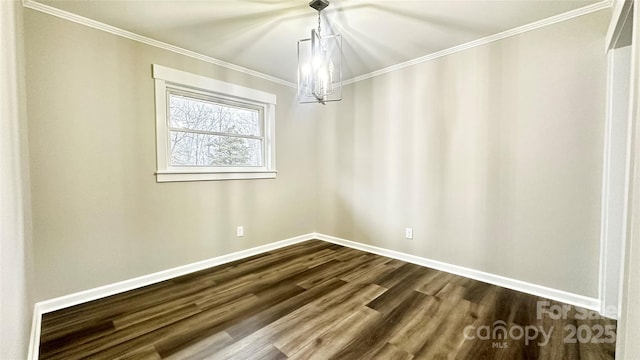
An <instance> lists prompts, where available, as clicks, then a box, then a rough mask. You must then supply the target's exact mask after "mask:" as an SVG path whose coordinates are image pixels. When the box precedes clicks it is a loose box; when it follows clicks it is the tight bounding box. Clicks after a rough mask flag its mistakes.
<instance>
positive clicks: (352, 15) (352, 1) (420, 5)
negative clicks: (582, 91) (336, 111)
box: [38, 0, 597, 82]
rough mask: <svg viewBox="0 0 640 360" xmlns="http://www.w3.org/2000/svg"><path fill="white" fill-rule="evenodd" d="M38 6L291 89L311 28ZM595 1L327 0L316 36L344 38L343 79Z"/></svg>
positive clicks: (219, 15) (137, 4) (289, 19)
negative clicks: (220, 62) (247, 71)
mask: <svg viewBox="0 0 640 360" xmlns="http://www.w3.org/2000/svg"><path fill="white" fill-rule="evenodd" d="M38 2H39V3H42V4H45V5H48V6H52V7H55V8H58V9H61V10H65V11H68V12H71V13H74V14H77V15H80V16H83V17H86V18H89V19H92V20H96V21H99V22H102V23H105V24H108V25H111V26H115V27H118V28H121V29H124V30H127V31H130V32H134V33H136V34H139V35H143V36H146V37H149V38H152V39H155V40H159V41H162V42H165V43H169V44H172V45H175V46H179V47H182V48H184V49H187V50H191V51H195V52H197V53H200V54H203V55H207V56H210V57H213V58H217V59H220V60H223V61H225V62H229V63H233V64H236V65H240V66H243V67H246V68H249V69H252V70H255V71H259V72H262V73H265V74H268V75H271V76H274V77H277V78H280V79H284V80H287V81H290V82H295V81H296V71H297V64H296V62H297V48H296V44H297V41H298V40H299V39H302V38H308V37H309V32H310V30H311V29H312V28H314V27H316V26H317V12H316V11H315V10H313V9H311V8H310V7H309V6H308V5H307V4H308V1H307V0H198V1H192V0H181V1H175V0H154V1H149V0H147V1H144V0H127V1H113V0H110V1H92V0H73V1H66V0H48V1H47V0H39V1H38ZM596 2H597V0H553V1H544V0H497V1H487V0H466V1H461V0H437V1H436V0H423V1H416V0H414V1H402V0H376V1H366V0H331V5H330V6H329V7H328V8H327V9H325V10H324V11H323V12H322V16H323V20H322V21H323V29H324V31H323V33H327V29H329V32H333V33H338V34H342V36H343V70H344V78H345V79H350V78H353V77H356V76H361V75H363V74H367V73H370V72H373V71H376V70H380V69H382V68H385V67H389V66H392V65H395V64H398V63H402V62H405V61H409V60H412V59H415V58H419V57H422V56H425V55H428V54H432V53H434V52H437V51H441V50H444V49H448V48H451V47H453V46H456V45H460V44H463V43H466V42H469V41H473V40H477V39H480V38H483V37H486V36H490V35H493V34H497V33H500V32H503V31H506V30H509V29H513V28H515V27H518V26H522V25H525V24H529V23H532V22H535V21H538V20H542V19H545V18H548V17H551V16H554V15H558V14H562V13H565V12H567V11H571V10H574V9H578V8H581V7H584V6H588V5H590V4H593V3H596Z"/></svg>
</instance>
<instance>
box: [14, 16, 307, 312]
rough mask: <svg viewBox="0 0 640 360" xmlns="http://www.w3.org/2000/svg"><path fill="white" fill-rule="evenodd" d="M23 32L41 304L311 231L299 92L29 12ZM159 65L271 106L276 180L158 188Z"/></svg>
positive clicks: (303, 118)
mask: <svg viewBox="0 0 640 360" xmlns="http://www.w3.org/2000/svg"><path fill="white" fill-rule="evenodd" d="M25 31H26V39H25V41H26V56H27V62H26V70H27V82H28V89H27V91H28V93H27V105H28V112H29V120H28V121H29V131H30V132H29V142H30V151H31V159H30V160H31V162H30V165H31V172H32V178H33V182H32V193H33V194H32V195H33V231H34V247H35V250H34V255H35V274H36V289H37V293H36V299H37V300H43V299H48V298H52V297H56V296H60V295H65V294H69V293H72V292H76V291H80V290H84V289H89V288H93V287H97V286H100V285H104V284H109V283H113V282H116V281H120V280H125V279H130V278H133V277H136V276H140V275H144V274H148V273H153V272H156V271H160V270H165V269H168V268H172V267H175V266H180V265H184V264H188V263H192V262H195V261H199V260H203V259H208V258H211V257H214V256H218V255H222V254H226V253H230V252H233V251H237V250H242V249H246V248H250V247H254V246H258V245H261V244H267V243H271V242H274V241H277V240H283V239H286V238H289V237H292V236H297V235H301V234H305V233H309V232H312V231H313V229H314V211H315V205H314V203H313V200H314V199H315V194H314V189H315V185H314V181H315V180H314V179H315V166H314V165H313V164H314V162H315V160H314V157H315V151H314V138H313V131H312V130H313V127H314V125H313V124H314V121H312V119H311V118H310V116H311V114H310V110H311V109H312V108H311V107H308V106H307V107H304V106H299V105H297V104H296V103H295V89H292V88H289V87H286V86H282V85H277V84H275V83H273V82H269V81H266V80H262V79H258V78H255V77H252V76H249V75H245V74H242V73H238V72H235V71H231V70H227V69H224V68H221V67H218V66H215V65H212V64H208V63H205V62H201V61H198V60H194V59H191V58H187V57H184V56H181V55H177V54H175V53H171V52H168V51H164V50H161V49H158V48H154V47H151V46H147V45H144V44H141V43H137V42H134V41H130V40H127V39H124V38H121V37H118V36H114V35H111V34H107V33H105V32H102V31H98V30H94V29H90V28H88V27H85V26H81V25H77V24H74V23H72V22H69V21H66V20H61V19H58V18H55V17H52V16H49V15H45V14H42V13H39V12H35V11H32V10H25ZM153 63H157V64H161V65H164V66H168V67H173V68H176V69H180V70H184V71H189V72H193V73H197V74H201V75H205V76H210V77H212V78H215V79H219V80H223V81H231V82H234V83H238V84H240V85H244V86H249V87H253V88H256V89H259V90H263V91H268V92H272V93H274V94H276V95H277V96H278V105H277V113H276V117H277V120H276V133H277V136H276V138H277V139H276V140H277V169H278V171H279V173H278V177H277V179H276V180H245V181H217V182H215V181H209V182H189V183H163V184H158V183H156V181H155V176H154V175H153V174H154V171H155V169H156V168H155V161H156V159H155V117H154V116H155V115H154V85H153V79H152V77H151V64H153ZM237 225H244V227H245V236H244V237H242V238H237V237H236V236H235V227H236V226H237Z"/></svg>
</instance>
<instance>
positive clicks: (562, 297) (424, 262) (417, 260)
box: [314, 233, 600, 311]
mask: <svg viewBox="0 0 640 360" xmlns="http://www.w3.org/2000/svg"><path fill="white" fill-rule="evenodd" d="M314 238H316V239H318V240H323V241H328V242H331V243H334V244H338V245H342V246H347V247H350V248H353V249H358V250H362V251H366V252H370V253H374V254H378V255H382V256H386V257H390V258H393V259H398V260H402V261H406V262H409V263H413V264H416V265H420V266H425V267H429V268H432V269H436V270H441V271H445V272H448V273H452V274H455V275H460V276H464V277H467V278H469V279H474V280H478V281H482V282H486V283H489V284H492V285H497V286H502V287H505V288H508V289H512V290H516V291H520V292H523V293H527V294H531V295H535V296H541V297H544V298H547V299H551V300H557V301H560V302H563V303H567V304H571V305H575V306H579V307H583V308H586V309H589V310H595V311H600V300H598V299H596V298H590V297H587V296H583V295H578V294H573V293H569V292H566V291H562V290H557V289H552V288H549V287H546V286H541V285H536V284H532V283H528V282H526V281H521V280H516V279H511V278H508V277H504V276H500V275H494V274H490V273H486V272H483V271H479V270H474V269H469V268H465V267H462V266H458V265H452V264H447V263H444V262H441V261H436V260H431V259H427V258H423V257H420V256H415V255H410V254H406V253H402V252H399V251H394V250H389V249H384V248H380V247H377V246H372V245H367V244H362V243H358V242H354V241H350V240H345V239H341V238H337V237H335V236H329V235H324V234H319V233H315V234H314Z"/></svg>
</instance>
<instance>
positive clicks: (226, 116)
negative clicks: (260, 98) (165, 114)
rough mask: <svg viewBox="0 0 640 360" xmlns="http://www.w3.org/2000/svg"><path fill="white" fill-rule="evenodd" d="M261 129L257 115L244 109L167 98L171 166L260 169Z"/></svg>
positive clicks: (170, 95) (239, 105)
mask: <svg viewBox="0 0 640 360" xmlns="http://www.w3.org/2000/svg"><path fill="white" fill-rule="evenodd" d="M243 106H244V107H243ZM261 127H262V120H261V113H260V111H259V110H257V109H253V108H250V107H248V106H246V105H243V104H237V105H232V103H229V104H227V103H223V102H222V101H221V102H214V101H212V100H202V99H197V98H193V97H188V96H184V95H179V94H173V93H170V94H169V130H170V138H171V148H170V155H171V165H173V166H212V167H221V166H226V167H247V166H251V167H254V166H255V167H259V166H262V165H263V160H262V159H263V156H262V148H263V146H262V143H263V137H262V129H261Z"/></svg>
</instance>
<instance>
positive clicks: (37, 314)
mask: <svg viewBox="0 0 640 360" xmlns="http://www.w3.org/2000/svg"><path fill="white" fill-rule="evenodd" d="M314 236H315V234H314V233H309V234H305V235H300V236H296V237H292V238H289V239H285V240H281V241H277V242H273V243H270V244H265V245H261V246H257V247H254V248H251V249H246V250H242V251H237V252H234V253H231V254H226V255H222V256H218V257H215V258H211V259H207V260H203V261H199V262H196V263H192V264H187V265H183V266H179V267H176V268H173V269H168V270H164V271H160V272H157V273H153V274H148V275H144V276H140V277H137V278H133V279H129V280H125V281H120V282H117V283H114V284H109V285H104V286H100V287H97V288H94V289H89V290H85V291H80V292H77V293H73V294H69V295H65V296H61V297H57V298H54V299H50V300H45V301H41V302H38V303H36V304H35V306H34V310H33V322H32V329H31V339H30V342H29V357H28V359H29V360H37V359H38V353H39V352H40V341H39V340H40V326H41V322H42V315H43V314H46V313H49V312H52V311H56V310H60V309H64V308H67V307H71V306H74V305H78V304H82V303H85V302H89V301H93V300H97V299H100V298H104V297H107V296H111V295H115V294H119V293H122V292H125V291H129V290H133V289H137V288H141V287H143V286H147V285H151V284H155V283H159V282H161V281H165V280H169V279H173V278H176V277H178V276H182V275H187V274H190V273H193V272H196V271H200V270H204V269H208V268H211V267H214V266H218V265H222V264H226V263H229V262H232V261H236V260H240V259H244V258H247V257H250V256H254V255H258V254H261V253H264V252H267V251H271V250H276V249H279V248H282V247H285V246H289V245H293V244H297V243H299V242H302V241H307V240H311V239H314Z"/></svg>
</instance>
